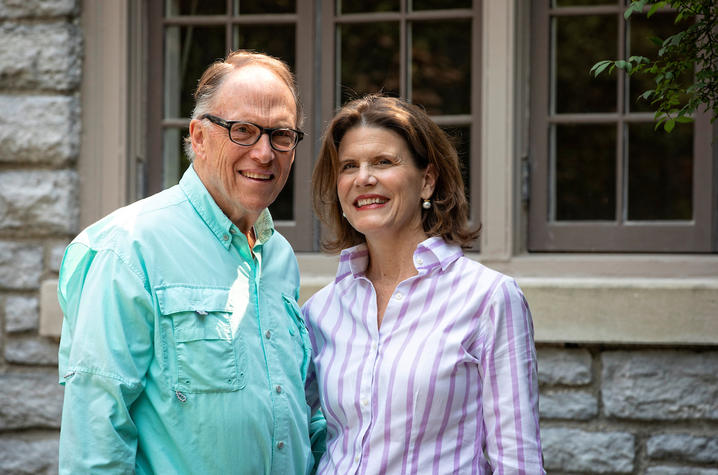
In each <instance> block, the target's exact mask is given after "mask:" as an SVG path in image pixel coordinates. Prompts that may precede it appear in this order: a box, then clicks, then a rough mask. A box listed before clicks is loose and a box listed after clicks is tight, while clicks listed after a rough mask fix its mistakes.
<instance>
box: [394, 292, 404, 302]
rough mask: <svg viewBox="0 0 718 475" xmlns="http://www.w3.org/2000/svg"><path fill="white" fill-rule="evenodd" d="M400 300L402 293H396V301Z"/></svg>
mask: <svg viewBox="0 0 718 475" xmlns="http://www.w3.org/2000/svg"><path fill="white" fill-rule="evenodd" d="M402 298H404V296H403V295H402V293H401V292H397V293H396V299H397V300H401V299H402Z"/></svg>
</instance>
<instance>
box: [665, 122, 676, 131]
mask: <svg viewBox="0 0 718 475" xmlns="http://www.w3.org/2000/svg"><path fill="white" fill-rule="evenodd" d="M675 126H676V121H675V119H668V120H667V121H666V122H665V123H664V124H663V130H665V131H666V132H668V133H669V134H670V133H671V131H672V130H673V128H674V127H675Z"/></svg>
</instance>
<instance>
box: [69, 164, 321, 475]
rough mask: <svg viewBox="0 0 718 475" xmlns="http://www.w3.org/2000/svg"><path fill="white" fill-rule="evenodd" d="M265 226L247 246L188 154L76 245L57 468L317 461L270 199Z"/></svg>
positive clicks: (268, 466) (268, 470)
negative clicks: (149, 191)
mask: <svg viewBox="0 0 718 475" xmlns="http://www.w3.org/2000/svg"><path fill="white" fill-rule="evenodd" d="M254 230H255V234H256V237H257V242H256V244H255V246H254V248H253V250H250V248H249V245H248V243H247V239H246V237H245V236H244V235H243V234H242V233H241V232H240V231H239V229H238V228H237V227H236V226H235V225H234V224H233V223H232V222H231V221H230V220H229V219H228V218H227V217H226V216H225V215H224V214H223V213H222V211H221V210H220V209H219V207H218V206H217V204H216V203H215V202H214V200H213V199H212V197H211V196H210V195H209V193H208V192H207V190H206V188H205V187H204V185H203V184H202V182H201V181H200V180H199V177H198V176H197V174H196V173H195V172H194V170H193V168H192V167H190V169H189V170H188V171H187V172H186V173H185V175H184V176H183V177H182V180H181V181H180V183H179V185H177V186H175V187H172V188H170V189H168V190H166V191H163V192H161V193H158V194H157V195H154V196H152V197H150V198H147V199H145V200H142V201H139V202H137V203H134V204H132V205H130V206H127V207H125V208H122V209H120V210H117V211H116V212H114V213H112V214H110V215H109V216H107V217H105V218H104V219H102V220H101V221H99V222H97V223H95V224H94V225H92V226H90V227H89V228H87V229H86V230H85V231H83V232H82V233H81V234H80V235H79V236H78V237H77V238H76V239H75V240H74V241H73V242H72V243H71V244H70V245H69V246H68V248H67V250H66V252H65V257H64V259H63V263H62V267H61V270H60V279H59V288H58V295H59V300H60V305H61V307H62V310H63V313H64V315H65V319H64V322H63V328H62V339H61V342H60V353H59V371H60V383H61V384H64V385H65V401H64V407H63V414H62V428H61V435H60V472H61V473H89V472H93V473H95V472H96V471H109V472H112V473H132V472H136V473H161V474H168V473H186V474H212V473H217V474H219V473H222V474H224V473H243V474H245V473H246V474H263V473H264V474H281V475H286V474H303V473H308V472H310V471H311V470H312V468H313V465H314V459H313V457H312V449H311V444H310V425H312V432H313V436H314V440H315V441H316V442H317V443H316V447H317V450H318V451H320V450H321V445H322V442H323V441H322V439H323V424H324V421H323V418H321V414H318V415H316V417H315V420H314V422H313V423H312V422H311V421H312V414H311V409H310V408H309V406H308V405H307V403H306V399H305V393H304V382H305V379H306V375H307V370H308V366H309V365H310V364H311V362H310V356H311V346H310V343H309V340H308V338H307V333H306V328H305V326H304V322H303V320H302V317H301V314H300V311H299V308H298V306H297V302H296V298H297V296H298V289H299V272H298V268H297V262H296V258H295V256H294V253H293V252H292V249H291V247H290V245H289V243H288V242H287V241H286V240H285V239H284V238H283V237H282V236H281V235H280V234H279V233H276V232H275V231H274V228H273V224H272V219H271V217H270V215H269V212H268V211H265V212H264V213H263V214H262V215H261V216H260V218H259V219H258V221H257V222H256V223H255V227H254Z"/></svg>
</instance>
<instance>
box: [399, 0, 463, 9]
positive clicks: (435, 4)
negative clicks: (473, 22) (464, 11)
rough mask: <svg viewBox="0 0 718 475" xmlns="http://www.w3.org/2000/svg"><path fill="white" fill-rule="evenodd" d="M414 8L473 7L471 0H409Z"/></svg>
mask: <svg viewBox="0 0 718 475" xmlns="http://www.w3.org/2000/svg"><path fill="white" fill-rule="evenodd" d="M409 1H410V2H411V3H412V5H411V9H412V10H447V9H454V8H471V6H472V5H471V3H472V2H471V0H413V1H412V0H409Z"/></svg>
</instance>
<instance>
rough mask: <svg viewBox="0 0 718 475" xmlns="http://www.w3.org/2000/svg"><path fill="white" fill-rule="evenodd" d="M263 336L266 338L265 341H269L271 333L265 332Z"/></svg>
mask: <svg viewBox="0 0 718 475" xmlns="http://www.w3.org/2000/svg"><path fill="white" fill-rule="evenodd" d="M264 336H266V337H267V340H269V339H270V338H272V332H270V331H269V330H267V331H266V332H264Z"/></svg>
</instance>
